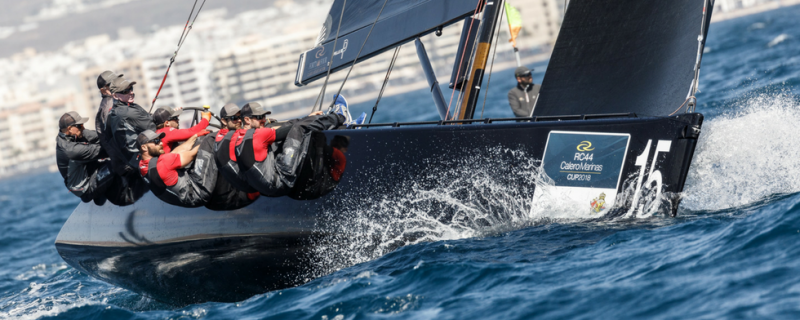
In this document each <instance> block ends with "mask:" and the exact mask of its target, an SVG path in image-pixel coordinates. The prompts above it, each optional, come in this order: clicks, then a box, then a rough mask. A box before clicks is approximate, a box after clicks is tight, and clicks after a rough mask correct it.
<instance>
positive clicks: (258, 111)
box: [242, 102, 272, 117]
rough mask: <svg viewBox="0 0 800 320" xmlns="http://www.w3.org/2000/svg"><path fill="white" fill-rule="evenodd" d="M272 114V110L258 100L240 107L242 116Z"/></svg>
mask: <svg viewBox="0 0 800 320" xmlns="http://www.w3.org/2000/svg"><path fill="white" fill-rule="evenodd" d="M265 114H272V111H271V110H270V109H269V108H267V107H265V106H262V105H261V104H260V103H258V102H250V103H248V104H246V105H244V107H242V117H250V116H260V115H265Z"/></svg>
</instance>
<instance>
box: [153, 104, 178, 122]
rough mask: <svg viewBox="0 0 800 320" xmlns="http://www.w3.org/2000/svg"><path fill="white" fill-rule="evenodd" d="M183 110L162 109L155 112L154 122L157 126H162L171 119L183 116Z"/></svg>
mask: <svg viewBox="0 0 800 320" xmlns="http://www.w3.org/2000/svg"><path fill="white" fill-rule="evenodd" d="M182 111H183V110H182V109H180V108H170V107H160V108H158V109H157V110H156V112H153V121H154V122H155V123H156V125H159V124H162V123H164V122H166V121H167V120H169V118H172V117H177V116H179V115H181V112H182Z"/></svg>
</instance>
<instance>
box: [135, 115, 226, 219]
mask: <svg viewBox="0 0 800 320" xmlns="http://www.w3.org/2000/svg"><path fill="white" fill-rule="evenodd" d="M163 138H164V133H155V132H153V131H150V130H145V131H144V132H142V133H141V134H139V136H138V138H137V139H136V144H137V146H138V147H139V149H140V153H139V173H140V174H141V175H142V177H144V178H145V180H146V181H147V183H148V184H149V185H150V191H152V192H153V194H154V195H155V196H156V197H157V198H159V199H161V200H162V201H164V202H166V203H169V204H172V205H176V206H181V207H189V208H194V207H199V206H202V205H205V204H206V203H207V202H208V200H209V199H210V198H211V196H212V193H213V191H214V187H215V183H216V178H217V171H216V166H214V163H213V161H214V160H213V154H212V152H211V150H213V148H214V147H213V144H214V140H213V139H212V137H207V138H205V139H203V141H201V142H200V143H199V144H195V142H196V141H197V136H191V137H190V138H189V139H188V140H186V142H184V143H182V144H181V145H179V146H178V147H176V148H175V149H173V150H172V152H171V153H165V152H164V147H163V142H162V141H161V139H163Z"/></svg>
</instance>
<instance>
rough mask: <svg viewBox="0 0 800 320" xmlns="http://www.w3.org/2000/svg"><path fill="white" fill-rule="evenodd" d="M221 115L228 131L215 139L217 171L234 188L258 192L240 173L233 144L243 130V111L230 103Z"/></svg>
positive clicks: (219, 134) (220, 133)
mask: <svg viewBox="0 0 800 320" xmlns="http://www.w3.org/2000/svg"><path fill="white" fill-rule="evenodd" d="M219 115H220V119H221V120H222V124H224V125H225V127H226V128H227V130H228V131H227V132H225V134H224V135H222V134H223V130H220V132H219V133H217V136H216V139H215V141H216V143H215V147H214V154H215V159H216V161H217V169H218V170H219V172H220V173H221V174H222V176H223V177H225V180H226V181H228V183H230V185H232V186H233V187H234V188H236V189H238V190H241V191H244V192H247V193H253V192H258V191H257V190H256V189H254V188H253V187H251V186H250V185H249V184H247V178H246V177H245V176H244V175H243V174H241V173H240V172H239V166H238V165H237V164H236V155H235V154H234V151H233V145H232V144H231V140H232V138H233V136H234V134H236V132H237V131H238V130H242V112H241V110H239V107H237V106H236V105H235V104H233V103H228V104H226V105H225V106H224V107H222V111H220V114H219ZM220 137H221V138H220Z"/></svg>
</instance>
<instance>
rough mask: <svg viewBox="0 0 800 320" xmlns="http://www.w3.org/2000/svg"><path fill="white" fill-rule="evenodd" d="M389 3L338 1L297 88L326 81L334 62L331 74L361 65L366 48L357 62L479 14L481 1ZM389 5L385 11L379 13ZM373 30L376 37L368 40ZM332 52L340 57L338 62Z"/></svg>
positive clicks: (303, 58) (304, 59) (303, 60)
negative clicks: (478, 5) (476, 13)
mask: <svg viewBox="0 0 800 320" xmlns="http://www.w3.org/2000/svg"><path fill="white" fill-rule="evenodd" d="M385 1H386V0H347V1H346V3H345V1H344V0H336V1H334V3H333V5H332V6H331V10H330V12H329V14H328V17H327V19H326V20H325V23H324V24H323V27H322V31H321V32H320V35H319V37H318V43H317V46H316V47H315V48H312V49H310V50H308V51H306V52H304V53H302V54H301V55H300V62H299V65H298V70H297V77H296V79H295V84H296V85H298V86H302V85H305V84H308V83H309V82H311V81H314V80H316V79H319V78H321V77H323V76H324V74H325V73H326V72H327V71H328V63H329V62H332V66H331V71H332V72H336V71H338V70H341V69H343V68H345V67H348V66H349V65H350V64H351V63H352V62H353V61H354V60H355V59H356V56H357V53H358V51H359V49H360V48H361V46H362V44H363V45H364V48H363V50H362V52H361V54H360V55H358V62H362V61H365V60H366V59H369V58H370V57H373V56H375V55H377V54H380V53H382V52H384V51H386V50H389V49H393V48H394V47H396V46H399V45H402V44H403V43H406V42H409V41H412V40H413V39H414V38H416V37H418V36H422V35H425V34H428V33H431V32H433V31H435V30H436V29H438V28H439V27H445V26H448V25H450V24H453V23H456V22H458V21H461V20H462V19H463V18H464V17H466V16H468V15H471V14H473V13H474V12H475V8H476V6H477V4H478V1H479V0H389V1H388V2H385ZM384 3H386V6H385V7H384V9H383V11H382V12H380V10H381V7H382V6H383V5H384ZM343 7H344V12H343V11H342V8H343ZM379 12H380V17H378V14H379ZM340 16H342V19H341V28H339V21H340V19H339V17H340ZM376 18H378V20H377V22H375V21H376V20H375V19H376ZM373 23H375V27H374V28H372V24H373ZM370 29H372V34H369V30H370ZM337 30H338V31H339V38H338V39H336V33H337ZM368 35H369V36H368ZM334 43H335V44H336V48H334ZM331 52H334V53H335V54H334V55H333V60H331Z"/></svg>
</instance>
